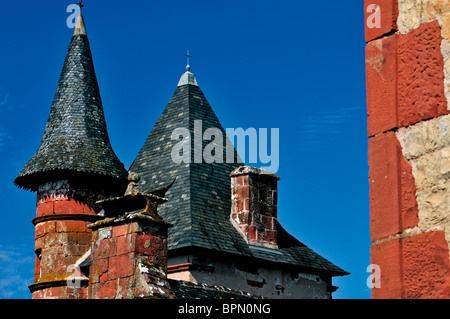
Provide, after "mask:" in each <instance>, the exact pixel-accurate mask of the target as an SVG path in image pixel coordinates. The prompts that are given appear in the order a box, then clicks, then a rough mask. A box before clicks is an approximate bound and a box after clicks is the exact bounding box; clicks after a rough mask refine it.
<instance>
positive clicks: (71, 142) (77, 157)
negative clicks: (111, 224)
mask: <svg viewBox="0 0 450 319" xmlns="http://www.w3.org/2000/svg"><path fill="white" fill-rule="evenodd" d="M126 178H127V172H126V170H125V168H124V166H123V164H122V163H121V162H120V161H119V160H118V158H117V157H116V155H115V153H114V151H113V150H112V148H111V145H110V141H109V137H108V133H107V129H106V123H105V118H104V114H103V106H102V101H101V98H100V92H99V88H98V84H97V79H96V75H95V71H94V65H93V60H92V55H91V51H90V47H89V41H88V38H87V35H86V28H85V25H84V21H83V17H82V15H81V12H80V15H79V16H78V18H77V23H76V27H75V32H74V34H73V37H72V40H71V42H70V45H69V49H68V52H67V56H66V58H65V61H64V66H63V69H62V72H61V75H60V78H59V82H58V86H57V90H56V94H55V97H54V100H53V104H52V106H51V110H50V115H49V117H48V121H47V125H46V128H45V132H44V136H43V138H42V141H41V145H40V147H39V149H38V150H37V151H36V153H35V154H34V156H33V157H32V158H31V160H30V161H29V162H28V163H27V164H26V165H25V167H24V168H23V170H22V171H21V172H20V174H19V175H18V176H17V178H16V179H15V181H14V182H15V184H16V185H17V186H19V187H21V188H24V189H27V190H31V191H35V192H37V208H36V217H35V218H34V219H33V224H34V225H35V252H36V262H35V273H34V283H33V284H31V285H30V290H31V291H32V293H33V298H52V297H57V298H65V297H67V298H69V297H72V298H85V296H86V293H87V288H86V287H87V279H88V278H83V274H79V273H77V274H74V270H75V268H74V267H71V265H73V264H75V262H76V261H77V260H78V259H79V258H80V257H81V256H83V255H84V254H85V253H86V251H87V250H88V249H89V246H90V243H91V230H90V229H88V228H87V227H86V226H87V224H90V223H92V222H95V221H97V220H99V219H101V218H102V216H100V215H98V213H99V209H98V208H97V207H96V205H95V202H96V201H98V200H102V199H105V198H109V197H111V196H117V195H118V194H120V195H122V194H123V192H124V190H125V187H126V182H127V180H126ZM71 276H77V277H80V278H81V279H82V280H81V285H82V287H80V289H76V290H75V289H72V288H70V287H67V282H68V278H71Z"/></svg>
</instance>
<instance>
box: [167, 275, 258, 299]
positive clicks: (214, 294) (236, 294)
mask: <svg viewBox="0 0 450 319" xmlns="http://www.w3.org/2000/svg"><path fill="white" fill-rule="evenodd" d="M168 281H169V284H170V288H171V291H172V292H173V294H174V295H175V297H176V298H177V299H261V297H259V296H254V295H252V294H249V293H247V292H244V291H239V290H233V289H230V288H226V287H221V286H211V285H206V284H201V283H193V282H188V281H179V280H173V279H168Z"/></svg>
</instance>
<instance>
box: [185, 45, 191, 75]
mask: <svg viewBox="0 0 450 319" xmlns="http://www.w3.org/2000/svg"><path fill="white" fill-rule="evenodd" d="M186 57H187V65H186V70H187V71H189V70H190V69H191V67H190V66H189V58H192V56H191V55H189V50H187V53H186Z"/></svg>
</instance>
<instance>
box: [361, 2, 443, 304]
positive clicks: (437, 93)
mask: <svg viewBox="0 0 450 319" xmlns="http://www.w3.org/2000/svg"><path fill="white" fill-rule="evenodd" d="M413 2H414V1H413ZM414 3H415V5H416V6H417V7H412V8H411V6H410V5H409V6H408V5H407V4H406V2H405V1H404V0H382V1H375V0H366V1H364V9H365V19H366V20H365V21H366V25H365V37H366V41H367V45H366V87H367V113H368V119H367V128H368V136H369V141H368V156H369V183H370V232H371V240H372V243H373V244H372V247H371V263H373V264H377V265H379V266H380V271H381V274H380V275H381V277H380V280H381V281H380V283H381V286H380V288H373V289H372V297H373V298H450V263H449V258H450V255H449V241H450V234H449V233H450V223H449V222H448V220H447V219H446V217H445V216H444V215H445V207H447V208H448V210H447V212H450V201H449V192H450V188H447V186H448V185H449V183H448V177H449V174H448V164H447V163H448V159H449V156H448V154H450V153H449V152H448V144H449V141H448V135H445V134H447V133H445V132H446V129H445V125H442V123H448V117H447V114H449V113H450V112H449V109H448V103H447V98H446V91H447V88H446V86H445V85H446V84H445V83H446V76H445V71H444V70H445V61H446V57H443V54H442V52H444V50H443V49H442V45H446V44H445V42H443V38H442V30H441V29H442V28H441V27H442V26H441V24H442V19H440V18H439V16H438V15H436V16H435V17H434V18H433V15H432V14H431V12H438V13H439V14H440V13H443V12H444V11H445V10H447V9H448V10H450V7H449V8H441V10H440V11H439V10H437V9H436V6H437V4H436V1H431V0H427V1H426V0H423V1H419V0H417V1H415V2H414ZM372 4H378V5H379V9H378V10H380V11H379V14H380V15H379V18H380V23H379V28H378V27H369V24H368V23H367V22H368V19H373V18H374V17H375V16H374V15H373V14H374V11H370V10H369V12H367V8H368V7H369V6H370V5H372ZM430 6H434V7H433V10H435V11H433V10H431V9H430ZM415 9H417V10H415ZM449 12H450V11H449ZM415 14H418V17H416V16H412V15H415ZM371 21H372V22H373V20H371ZM417 21H418V22H417ZM413 22H417V24H414V23H413ZM372 26H373V25H372ZM399 26H400V28H401V32H400V31H399ZM436 121H440V122H439V123H441V125H440V126H439V125H436ZM443 126H444V129H443V128H442V127H443ZM438 127H440V128H438ZM443 132H444V133H443ZM408 134H409V135H408ZM399 136H402V138H399ZM404 136H406V137H405V138H403V137H404ZM410 136H413V137H414V138H410ZM430 141H431V143H430ZM433 142H436V143H434V144H433ZM418 150H419V151H418ZM422 150H423V152H422ZM411 153H414V154H412V155H411ZM405 154H408V156H405ZM410 155H411V156H410ZM436 158H437V159H436ZM427 165H428V166H427ZM436 165H441V166H439V167H438V168H437V171H438V173H440V175H439V174H437V175H438V176H437V177H436V178H435V179H433V180H431V179H430V178H428V177H427V176H426V175H427V174H430V172H431V171H432V170H431V169H429V167H430V166H436ZM423 180H425V182H426V183H425V182H423ZM425 184H426V186H424V185H425ZM433 192H434V194H433ZM436 194H438V195H436ZM436 197H439V198H436ZM443 212H444V213H443ZM447 215H448V214H447ZM436 217H437V218H436ZM439 217H442V220H440V221H439ZM431 219H433V221H432V222H430V220H431Z"/></svg>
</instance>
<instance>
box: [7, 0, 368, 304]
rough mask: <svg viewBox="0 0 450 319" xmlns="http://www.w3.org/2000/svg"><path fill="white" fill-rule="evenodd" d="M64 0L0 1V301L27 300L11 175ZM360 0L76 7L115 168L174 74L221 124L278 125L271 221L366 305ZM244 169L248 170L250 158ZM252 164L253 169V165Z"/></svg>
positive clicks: (152, 117) (63, 36)
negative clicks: (190, 76) (340, 273)
mask: <svg viewBox="0 0 450 319" xmlns="http://www.w3.org/2000/svg"><path fill="white" fill-rule="evenodd" d="M76 2H77V1H73V0H72V1H61V0H58V1H56V0H52V1H44V2H43V1H21V2H18V1H2V2H1V3H0V36H1V39H2V46H1V50H0V170H1V171H0V176H1V179H0V200H1V203H2V206H3V209H2V211H1V219H2V222H1V223H0V298H30V297H31V294H30V293H29V291H28V288H27V286H28V285H29V284H30V283H32V281H33V268H34V227H33V225H32V224H31V219H32V218H33V217H35V201H36V199H35V196H36V194H35V193H31V192H27V191H24V190H20V189H18V188H16V187H15V186H14V184H13V180H14V178H15V177H16V176H17V175H18V174H19V172H20V170H21V169H22V168H23V166H24V165H25V164H26V162H27V161H28V160H29V159H30V158H31V156H32V155H33V154H34V152H35V151H36V150H37V148H38V147H39V144H40V141H41V138H42V135H43V132H44V128H45V124H46V121H47V117H48V114H49V111H50V106H51V103H52V100H53V97H54V94H55V90H56V84H57V81H58V78H59V75H60V72H61V69H62V65H63V62H64V57H65V54H66V52H67V48H68V44H69V42H70V39H71V36H72V34H73V29H69V28H68V27H67V25H66V20H67V18H68V17H69V15H70V14H71V13H68V12H66V8H67V6H68V5H69V4H71V3H76ZM363 10H364V8H363V2H362V1H356V0H351V1H346V2H342V1H332V0H328V1H295V0H289V1H287V0H277V1H274V0H245V1H242V0H241V1H237V0H230V1H207V0H193V1H180V0H168V1H144V0H139V1H137V0H136V1H132V2H124V1H116V0H109V1H103V0H96V1H89V0H86V1H85V7H84V10H83V15H84V18H85V23H86V29H87V33H88V37H89V41H90V44H91V50H92V54H93V57H94V64H95V69H96V74H97V78H98V81H99V86H100V93H101V96H102V101H103V107H104V111H105V116H106V122H107V125H108V131H109V136H110V139H111V143H112V146H113V148H114V150H115V152H116V154H117V155H118V157H119V159H120V160H121V161H122V162H123V163H124V164H125V166H126V168H128V167H129V166H130V165H131V163H132V161H133V159H134V157H135V156H136V155H137V153H138V151H139V149H140V147H141V146H142V144H143V143H144V141H145V138H146V137H147V135H148V134H149V132H150V130H151V128H152V127H153V125H154V123H155V122H156V120H157V119H158V117H159V116H160V114H161V113H162V111H163V110H164V108H165V106H166V105H167V103H168V101H169V99H170V97H171V96H172V94H173V92H174V91H175V89H176V86H177V83H178V80H179V78H180V76H181V75H182V74H183V73H184V71H185V69H184V68H185V65H186V57H185V53H186V50H189V51H190V54H191V55H192V58H191V61H190V65H191V67H192V69H191V72H193V73H194V74H195V75H196V78H197V81H198V84H199V86H200V88H201V89H202V90H203V92H204V94H205V96H206V98H207V99H208V101H209V103H210V104H211V106H212V108H213V109H214V111H215V112H216V114H217V115H218V117H219V120H220V121H221V123H222V126H223V127H225V128H238V127H242V128H244V129H247V128H250V127H253V128H256V129H257V130H258V129H259V128H268V129H269V131H270V128H279V131H280V141H279V142H280V144H279V146H280V153H279V161H280V165H279V170H278V171H277V174H278V175H279V176H280V177H281V180H280V182H279V193H278V194H279V200H278V203H279V206H278V216H279V220H280V222H281V224H282V225H283V226H284V227H285V228H286V229H287V230H288V232H290V233H291V234H292V235H294V236H295V237H297V238H298V239H299V240H300V241H302V242H303V243H305V244H306V245H307V246H309V247H310V248H312V249H313V250H315V251H316V252H317V253H319V254H321V255H322V256H324V257H325V258H327V259H329V260H330V261H332V262H333V263H335V264H336V265H338V266H340V267H341V268H343V269H345V270H347V271H349V272H351V275H349V276H345V277H342V278H339V277H338V278H335V279H334V282H333V283H334V285H337V286H339V287H340V288H339V289H338V291H337V292H335V293H334V298H352V299H353V298H358V299H359V298H370V289H369V288H368V287H367V286H366V279H367V277H368V275H369V274H368V273H367V272H366V268H367V266H368V265H369V264H370V255H369V248H370V236H369V196H368V193H369V185H368V178H367V176H368V166H367V131H366V108H365V105H366V102H365V76H364V45H365V42H364V16H363V14H364V11H363ZM251 165H253V164H251ZM256 166H257V165H256Z"/></svg>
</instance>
